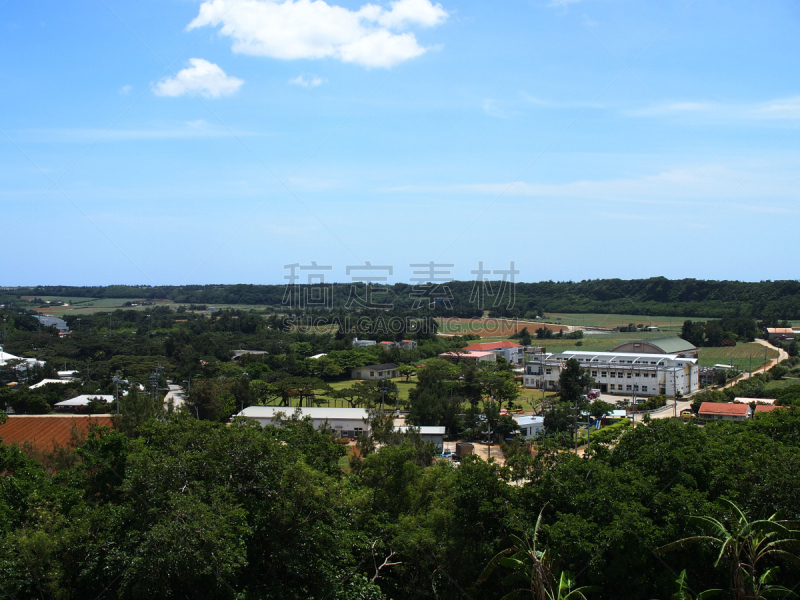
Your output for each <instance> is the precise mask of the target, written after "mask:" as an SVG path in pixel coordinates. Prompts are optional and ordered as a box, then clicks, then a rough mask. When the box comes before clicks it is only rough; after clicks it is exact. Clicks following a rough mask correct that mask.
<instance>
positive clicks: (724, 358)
mask: <svg viewBox="0 0 800 600" xmlns="http://www.w3.org/2000/svg"><path fill="white" fill-rule="evenodd" d="M765 350H766V356H767V358H768V359H769V360H772V359H775V358H778V351H777V350H773V349H771V348H765V347H764V346H762V345H761V344H757V343H755V342H745V343H741V344H736V346H732V347H722V348H699V349H698V352H697V357H698V359H699V362H700V364H701V365H702V366H704V367H710V366H713V365H717V364H719V365H729V364H733V365H734V366H735V367H736V368H737V369H739V370H740V371H749V370H750V368H751V365H752V368H753V369H757V368H758V367H760V366H762V365H763V364H764V362H765V361H764V356H765V354H764V351H765ZM751 357H752V362H751Z"/></svg>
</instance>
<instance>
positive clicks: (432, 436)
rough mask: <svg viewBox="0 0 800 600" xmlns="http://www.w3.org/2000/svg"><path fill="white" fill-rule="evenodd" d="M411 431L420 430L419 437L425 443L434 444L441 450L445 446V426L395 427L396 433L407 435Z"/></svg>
mask: <svg viewBox="0 0 800 600" xmlns="http://www.w3.org/2000/svg"><path fill="white" fill-rule="evenodd" d="M409 429H411V430H418V431H419V435H420V437H421V438H422V441H423V442H433V443H434V444H436V445H437V446H439V447H440V448H441V447H442V446H443V445H444V434H445V431H446V428H445V427H444V426H434V425H428V426H425V425H423V426H422V427H410V426H408V425H400V426H399V427H395V431H399V432H400V433H406V432H407V431H408V430H409Z"/></svg>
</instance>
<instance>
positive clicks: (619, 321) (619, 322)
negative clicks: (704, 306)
mask: <svg viewBox="0 0 800 600" xmlns="http://www.w3.org/2000/svg"><path fill="white" fill-rule="evenodd" d="M687 319H690V320H694V321H697V320H698V318H697V317H665V316H658V315H657V316H644V315H616V314H613V315H612V314H609V315H603V314H596V313H587V314H580V313H545V319H544V320H545V321H547V322H548V323H558V324H561V325H574V326H580V327H603V328H606V327H608V328H615V327H620V326H627V325H628V324H630V323H633V324H634V325H644V326H646V327H647V326H649V325H655V326H656V327H658V328H659V333H660V334H661V335H670V334H674V335H677V334H678V333H680V331H681V327H682V326H683V322H684V321H686V320H687ZM700 320H703V319H700Z"/></svg>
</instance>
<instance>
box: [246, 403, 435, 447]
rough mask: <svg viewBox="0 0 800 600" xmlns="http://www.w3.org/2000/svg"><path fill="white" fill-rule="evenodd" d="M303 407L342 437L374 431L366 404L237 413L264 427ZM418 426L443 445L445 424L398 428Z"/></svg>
mask: <svg viewBox="0 0 800 600" xmlns="http://www.w3.org/2000/svg"><path fill="white" fill-rule="evenodd" d="M297 410H299V411H300V418H304V417H310V418H311V423H312V424H313V425H314V428H315V429H319V428H320V427H324V426H325V425H328V426H329V427H330V428H331V429H333V431H334V433H335V434H336V435H337V436H339V437H345V438H354V437H358V436H359V435H361V434H364V435H369V434H370V433H371V428H370V423H369V411H368V410H367V409H365V408H328V407H325V406H311V407H303V408H299V409H298V408H294V407H286V406H248V407H247V408H245V409H244V410H243V411H241V412H240V413H239V414H238V415H236V416H237V417H248V418H250V419H255V420H256V421H258V422H259V424H260V425H261V426H262V427H264V426H267V425H274V423H275V415H276V414H278V413H283V415H284V418H290V417H291V416H292V415H294V414H295V411H297ZM412 429H413V430H416V431H417V432H418V433H419V435H420V437H421V438H422V440H423V441H430V442H433V443H434V444H436V445H437V446H439V447H441V446H442V443H443V440H444V435H445V428H444V427H435V426H431V427H409V426H404V425H401V426H398V427H395V431H398V432H400V433H408V432H409V431H410V430H412Z"/></svg>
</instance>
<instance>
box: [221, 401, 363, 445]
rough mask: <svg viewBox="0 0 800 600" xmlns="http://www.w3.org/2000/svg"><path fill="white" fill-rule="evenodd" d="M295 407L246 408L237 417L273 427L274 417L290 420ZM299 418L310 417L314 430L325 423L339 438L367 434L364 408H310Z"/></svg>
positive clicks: (304, 408)
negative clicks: (277, 415) (278, 415)
mask: <svg viewBox="0 0 800 600" xmlns="http://www.w3.org/2000/svg"><path fill="white" fill-rule="evenodd" d="M296 410H298V409H297V408H295V407H287V406H248V407H247V408H245V409H244V410H243V411H241V412H240V413H239V414H238V415H236V416H237V417H249V418H251V419H255V420H256V421H258V422H259V424H260V425H261V426H262V427H263V426H265V425H273V424H274V419H275V415H276V414H277V413H279V412H280V413H283V414H284V415H285V417H286V418H290V417H291V416H292V415H293V414H294V413H295V411H296ZM299 410H300V415H301V417H311V422H312V423H313V425H314V428H315V429H319V428H320V427H322V426H323V425H325V424H326V423H327V424H328V425H330V427H331V429H333V430H334V432H336V433H337V434H338V435H339V436H340V437H356V436H358V435H359V434H361V433H365V434H369V432H370V427H369V413H368V411H367V409H366V408H328V407H325V406H310V407H303V408H300V409H299Z"/></svg>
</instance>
